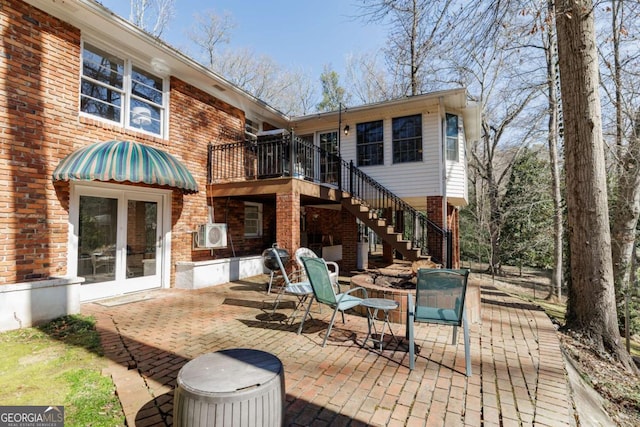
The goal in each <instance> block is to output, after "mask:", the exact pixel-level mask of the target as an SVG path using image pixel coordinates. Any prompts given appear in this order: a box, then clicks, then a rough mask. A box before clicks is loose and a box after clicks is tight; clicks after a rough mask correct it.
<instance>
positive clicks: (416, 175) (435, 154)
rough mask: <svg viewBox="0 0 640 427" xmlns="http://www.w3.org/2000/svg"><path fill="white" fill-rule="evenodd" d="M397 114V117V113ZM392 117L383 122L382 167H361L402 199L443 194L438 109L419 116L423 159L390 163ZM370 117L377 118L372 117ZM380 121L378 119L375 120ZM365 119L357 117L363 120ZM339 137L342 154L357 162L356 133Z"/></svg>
mask: <svg viewBox="0 0 640 427" xmlns="http://www.w3.org/2000/svg"><path fill="white" fill-rule="evenodd" d="M397 117H400V116H397ZM392 119H393V117H386V118H384V120H383V124H384V166H383V165H379V166H363V167H361V168H360V169H361V170H362V171H363V172H365V173H366V174H367V175H369V176H371V177H372V178H374V179H375V180H376V181H378V182H380V183H381V184H382V185H384V186H385V187H386V188H388V189H389V190H390V191H392V192H393V193H395V194H396V195H397V196H399V197H402V198H412V197H426V196H430V195H438V194H442V183H441V174H440V173H439V170H440V169H441V168H440V158H441V156H442V154H441V147H442V146H441V144H440V143H439V140H440V126H439V123H440V120H439V115H438V114H437V112H435V111H434V112H431V113H429V112H427V113H423V115H422V146H423V152H422V162H409V163H398V164H393V156H392V148H393V143H392V135H391V131H392V128H391V124H392ZM371 120H376V119H374V118H372V119H371ZM377 120H379V118H378V119H377ZM366 121H368V120H360V121H358V123H363V122H366ZM352 129H353V131H352V132H350V133H349V135H348V136H343V138H342V155H343V157H344V158H345V159H346V160H347V161H349V160H352V159H353V161H354V163H356V132H355V124H354V125H353V126H352Z"/></svg>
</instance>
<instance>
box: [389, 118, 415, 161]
mask: <svg viewBox="0 0 640 427" xmlns="http://www.w3.org/2000/svg"><path fill="white" fill-rule="evenodd" d="M392 133H393V163H405V162H418V161H422V115H420V114H416V115H415V116H406V117H397V118H395V119H393V123H392Z"/></svg>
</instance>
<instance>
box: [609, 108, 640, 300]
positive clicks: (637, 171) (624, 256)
mask: <svg viewBox="0 0 640 427" xmlns="http://www.w3.org/2000/svg"><path fill="white" fill-rule="evenodd" d="M633 128H634V134H633V135H632V136H631V138H629V145H628V147H626V148H627V149H626V153H624V152H623V147H622V146H620V147H619V152H620V154H621V155H622V157H621V159H620V166H619V168H618V170H619V172H620V176H619V179H618V203H617V204H616V209H615V212H614V213H613V226H612V234H613V239H612V242H613V246H612V248H611V255H612V258H613V277H614V280H615V284H616V290H617V292H616V295H617V299H618V306H619V307H621V306H622V305H621V303H623V302H624V296H625V294H626V293H627V292H628V290H629V285H630V283H631V279H632V269H631V267H632V264H633V262H632V259H633V255H634V249H635V241H636V227H637V225H638V216H639V215H640V135H639V134H638V132H640V112H637V113H636V117H635V123H634V127H633Z"/></svg>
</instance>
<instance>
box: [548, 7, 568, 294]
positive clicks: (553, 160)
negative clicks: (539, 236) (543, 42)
mask: <svg viewBox="0 0 640 427" xmlns="http://www.w3.org/2000/svg"><path fill="white" fill-rule="evenodd" d="M547 13H548V14H549V16H555V7H554V1H552V0H549V2H548V5H547ZM546 57H547V90H548V97H549V139H548V144H549V168H550V169H551V193H552V197H553V230H554V239H553V273H552V275H551V287H550V289H549V295H548V297H547V298H548V299H550V298H551V297H552V296H555V297H556V298H557V299H558V301H559V300H560V299H561V298H562V267H563V261H562V260H563V252H562V242H563V240H564V236H563V234H564V229H563V228H564V227H563V215H562V192H561V186H560V167H559V166H558V134H559V131H558V128H559V126H558V91H557V88H556V84H557V78H558V73H557V68H556V59H557V52H556V37H555V32H554V31H553V28H549V31H547V50H546Z"/></svg>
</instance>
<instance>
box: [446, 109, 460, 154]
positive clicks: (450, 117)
mask: <svg viewBox="0 0 640 427" xmlns="http://www.w3.org/2000/svg"><path fill="white" fill-rule="evenodd" d="M445 120H446V124H447V140H446V148H447V160H451V161H453V162H457V161H458V160H459V157H458V146H459V145H460V144H459V138H458V136H459V129H458V116H456V115H455V114H449V113H447V114H446V118H445Z"/></svg>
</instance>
